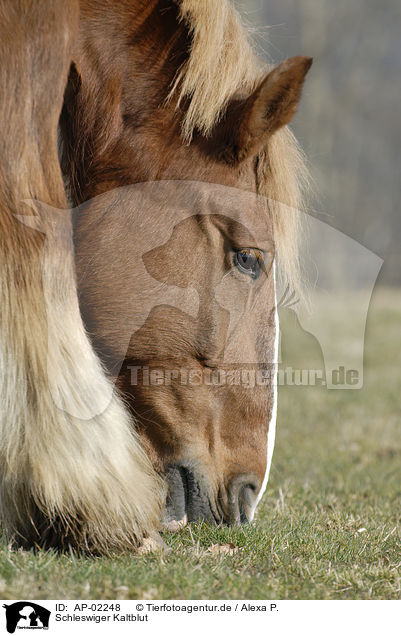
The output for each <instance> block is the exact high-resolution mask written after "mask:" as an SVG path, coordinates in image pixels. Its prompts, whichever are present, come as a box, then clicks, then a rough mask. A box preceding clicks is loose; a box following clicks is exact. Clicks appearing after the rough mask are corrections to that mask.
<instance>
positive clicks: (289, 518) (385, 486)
mask: <svg viewBox="0 0 401 636" xmlns="http://www.w3.org/2000/svg"><path fill="white" fill-rule="evenodd" d="M400 321H401V292H398V291H389V290H387V291H385V290H384V291H379V292H378V293H376V294H375V296H374V298H373V301H372V305H371V310H370V314H369V319H368V326H367V334H366V353H365V384H364V388H363V389H362V390H359V391H327V390H326V389H324V388H320V387H309V388H305V387H299V388H296V387H287V388H282V389H281V391H280V407H279V426H278V435H277V442H276V451H275V456H274V460H273V468H272V472H271V479H270V483H269V485H268V488H267V491H266V494H265V497H264V499H263V501H262V503H261V504H260V507H259V509H258V513H257V516H256V520H255V523H254V524H253V525H251V526H248V527H242V528H235V529H233V528H231V529H230V528H211V527H208V526H206V525H204V524H196V525H192V526H191V527H188V528H185V529H184V530H182V531H181V532H180V533H178V534H175V535H173V534H165V535H164V540H165V541H166V543H167V544H168V545H169V546H170V547H171V551H170V552H169V553H168V554H164V555H162V554H151V555H145V556H116V557H114V558H99V559H89V558H77V557H73V556H65V555H64V556H58V555H56V554H54V553H52V552H41V553H38V554H34V553H33V552H24V551H17V552H12V551H10V550H9V549H8V546H7V544H6V542H4V541H3V543H1V545H0V597H2V598H4V599H8V598H23V597H28V598H37V599H45V598H83V599H86V598H88V599H92V598H93V599H96V598H102V599H114V598H146V599H160V598H163V599H173V598H177V599H207V598H215V599H226V598H233V599H236V598H252V599H263V598H271V599H285V598H289V599H399V598H401V523H400V521H401V475H400V467H401V435H400V424H401V418H400V398H399V390H400V388H399V387H400V378H401V348H400V346H399V345H400ZM217 543H221V544H227V543H233V544H235V546H238V548H239V549H238V551H237V552H235V553H234V554H232V555H227V554H217V555H216V554H213V553H211V552H210V551H208V550H207V548H208V547H210V546H212V545H214V544H217Z"/></svg>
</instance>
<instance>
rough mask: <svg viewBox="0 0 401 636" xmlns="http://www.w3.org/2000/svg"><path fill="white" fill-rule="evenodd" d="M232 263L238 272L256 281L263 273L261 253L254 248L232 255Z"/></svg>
mask: <svg viewBox="0 0 401 636" xmlns="http://www.w3.org/2000/svg"><path fill="white" fill-rule="evenodd" d="M234 263H235V266H236V267H237V268H238V269H239V271H240V272H242V273H243V274H246V275H247V276H250V277H251V278H253V279H254V280H256V279H257V278H259V276H260V275H261V273H262V271H263V265H264V259H263V252H261V251H260V250H257V249H254V248H244V249H242V250H237V251H236V252H235V255H234Z"/></svg>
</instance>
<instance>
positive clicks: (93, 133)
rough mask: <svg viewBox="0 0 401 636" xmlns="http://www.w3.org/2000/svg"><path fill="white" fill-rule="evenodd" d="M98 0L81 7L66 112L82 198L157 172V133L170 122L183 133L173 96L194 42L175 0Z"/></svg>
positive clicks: (75, 187) (70, 170)
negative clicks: (170, 97)
mask: <svg viewBox="0 0 401 636" xmlns="http://www.w3.org/2000/svg"><path fill="white" fill-rule="evenodd" d="M92 6H93V5H92V3H91V2H87V3H86V4H85V3H84V7H83V10H82V19H81V27H80V35H79V38H78V44H77V51H76V55H75V56H74V58H75V59H74V64H73V66H72V70H71V73H70V79H69V85H68V89H67V91H66V99H65V105H64V109H63V114H62V118H61V130H62V131H63V130H64V131H68V134H67V133H65V134H64V135H63V137H64V148H63V161H62V163H63V169H64V172H65V173H66V175H67V177H69V178H70V182H71V197H72V200H73V203H74V204H75V205H77V204H80V203H82V202H83V201H85V200H87V199H88V198H91V197H93V196H95V195H97V194H100V193H101V192H104V191H106V190H109V189H111V188H114V187H118V186H120V185H126V184H130V183H133V182H135V181H141V180H149V179H151V178H152V177H154V174H153V170H152V164H153V166H154V163H155V161H154V159H153V158H152V147H154V146H155V139H156V138H157V137H158V135H160V130H162V129H163V128H165V129H166V130H170V132H171V130H172V128H174V130H177V132H178V125H179V122H178V117H177V113H176V109H175V106H176V105H175V104H174V103H173V102H170V103H169V104H166V98H167V95H168V93H169V90H170V88H171V85H172V83H173V81H174V79H175V77H176V75H177V72H178V70H179V68H180V67H181V65H182V64H183V63H184V61H185V59H186V56H187V55H188V47H189V39H188V38H189V36H188V33H187V30H186V28H185V27H184V26H183V25H182V24H181V23H180V22H179V16H178V10H177V7H176V5H175V4H174V3H172V2H171V0H149V1H148V2H144V1H143V0H136V1H135V0H134V2H130V4H129V6H127V3H125V2H124V1H123V0H119V1H117V2H115V3H113V4H112V5H110V3H108V2H103V3H97V7H96V15H94V14H93V10H92ZM177 137H178V134H177ZM152 140H153V143H152ZM154 150H155V152H157V151H156V149H155V148H154ZM147 161H148V162H149V163H147Z"/></svg>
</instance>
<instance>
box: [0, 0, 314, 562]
mask: <svg viewBox="0 0 401 636" xmlns="http://www.w3.org/2000/svg"><path fill="white" fill-rule="evenodd" d="M14 5H15V6H13V8H12V9H11V8H10V7H9V6H8V5H7V3H5V2H3V3H2V5H1V6H0V10H1V15H2V17H3V20H2V21H1V23H2V26H1V27H0V28H1V29H2V38H1V42H2V45H1V46H2V60H3V66H2V69H1V74H0V82H1V87H2V89H3V90H2V91H1V95H2V98H1V102H0V103H1V112H2V114H3V121H7V122H8V128H7V130H3V132H2V133H1V144H2V149H3V153H2V156H3V157H4V161H3V162H2V167H1V173H0V188H1V194H2V201H1V206H2V214H1V217H0V224H1V230H2V232H1V237H0V284H1V293H0V297H1V316H0V359H1V361H2V369H3V371H2V374H1V380H0V382H1V385H0V394H1V397H2V400H1V404H2V406H1V420H0V421H1V442H0V456H1V469H0V471H1V473H0V501H1V511H0V513H1V522H2V525H3V526H4V528H5V529H6V530H7V531H8V533H9V534H11V535H12V536H14V537H16V538H17V540H18V541H19V542H20V543H21V544H22V545H23V546H32V545H41V546H54V547H60V548H64V547H67V546H72V547H74V548H77V549H80V550H89V551H90V552H93V553H97V552H100V553H109V552H110V551H112V550H115V549H118V550H125V549H132V548H136V547H137V546H138V545H140V544H141V543H142V542H143V541H144V539H145V538H146V537H151V536H154V533H155V531H157V530H158V528H159V521H160V518H164V520H165V521H166V522H171V521H182V520H184V522H185V521H192V520H197V519H202V518H203V519H207V520H209V521H212V522H214V523H222V522H223V523H238V522H245V521H250V520H251V519H252V518H253V515H254V513H255V509H256V505H257V503H258V502H259V500H260V498H261V496H262V494H263V490H264V488H265V486H266V483H267V479H268V472H269V467H270V462H271V457H272V452H273V444H274V433H275V417H276V409H277V402H276V398H277V396H276V386H275V381H274V376H275V373H274V368H275V363H274V361H275V359H276V355H277V340H278V322H277V310H276V298H275V295H276V282H275V279H276V276H275V270H276V267H277V268H279V269H280V272H281V273H282V275H283V277H284V279H286V280H289V281H291V282H292V283H295V281H296V279H297V268H298V265H297V263H298V259H297V243H298V236H299V226H300V217H301V214H300V212H299V211H300V210H301V209H302V183H303V179H304V174H305V171H304V163H303V160H302V156H301V153H300V151H299V149H298V146H297V144H296V142H295V140H294V137H293V136H292V134H291V132H290V131H289V129H288V128H287V124H288V123H289V122H290V121H291V119H292V117H293V115H294V113H295V111H296V109H297V106H298V103H299V100H300V97H301V92H302V86H303V83H304V80H305V76H306V74H307V72H308V70H309V68H310V65H311V60H310V58H303V57H299V58H292V59H290V60H287V61H285V62H283V63H282V64H280V65H279V66H278V67H276V68H268V69H266V68H265V67H264V65H263V64H262V63H261V62H260V61H259V60H258V59H257V56H255V54H254V52H253V49H252V46H251V44H250V43H249V39H248V34H247V32H246V30H245V29H244V27H243V26H242V24H241V22H240V19H239V17H238V14H237V12H236V11H235V9H234V8H233V6H232V5H231V3H230V2H229V1H228V0H204V1H203V2H202V3H200V2H198V1H196V0H176V1H173V0H147V1H146V2H145V0H117V1H116V2H114V3H113V4H112V5H111V4H110V3H108V2H106V1H104V0H96V1H94V0H82V1H81V2H79V3H77V2H70V3H68V6H67V7H66V6H65V3H61V2H59V1H58V0H56V2H54V1H52V2H50V1H49V2H44V3H41V6H40V7H38V6H36V3H34V2H33V1H28V0H27V1H24V2H23V1H22V0H20V1H19V2H17V3H14ZM10 33H12V36H11V35H10ZM60 42H61V45H60ZM60 115H61V117H60ZM58 131H59V137H60V145H61V155H62V156H61V162H60V161H59V157H58ZM63 177H64V179H65V181H66V183H67V186H66V188H65V187H64V184H63ZM177 182H179V183H177ZM66 190H67V194H68V197H69V199H70V202H71V205H72V207H73V208H74V212H73V219H71V218H70V216H69V215H67V216H64V217H63V223H62V224H61V225H62V230H61V231H60V230H57V231H56V230H55V225H57V224H55V221H54V219H55V218H56V215H55V213H53V212H51V211H52V210H54V209H55V208H56V209H58V210H60V209H67V207H68V206H67V200H66ZM27 199H29V200H30V201H32V200H35V201H38V202H39V203H38V204H37V205H35V208H34V209H35V215H36V221H35V223H33V222H32V218H31V216H32V212H30V213H29V206H28V204H27ZM241 201H242V202H243V205H242V206H241V205H240V203H241ZM230 202H233V203H232V206H231V205H230ZM193 206H194V207H193ZM227 208H229V210H228V209H227ZM245 209H246V214H245V216H244V214H243V211H244V210H245ZM49 210H50V212H49ZM127 211H128V213H127ZM37 219H39V224H38V223H37ZM149 221H150V222H151V223H152V225H153V227H156V228H157V229H158V230H159V232H158V233H157V240H156V243H155V242H154V241H153V239H152V241H151V243H152V245H151V246H150V249H146V250H145V253H143V245H142V246H140V247H139V254H138V259H135V253H134V257H133V258H129V255H131V256H132V252H133V251H134V252H135V245H136V236H137V235H138V233H139V229H140V228H141V227H143V226H146V225H147V227H149ZM38 227H39V228H40V229H41V232H38V231H35V228H36V230H37V229H38ZM145 244H147V243H146V240H145ZM73 247H74V248H75V264H74V261H73V258H74V254H73ZM177 250H178V253H180V254H182V260H183V264H184V265H185V261H187V263H188V265H189V267H185V266H182V265H181V266H180V264H179V263H177V260H176V256H175V255H176V254H177ZM136 262H137V264H138V268H139V263H140V267H141V268H142V270H141V271H143V272H146V273H147V274H148V276H142V277H140V276H138V275H137V272H138V270H136V268H135V264H136ZM75 270H76V276H75ZM141 281H142V283H143V285H144V286H143V287H141ZM150 281H153V282H152V285H153V286H152V285H151V283H150ZM157 284H158V285H159V287H162V288H165V287H166V286H170V287H172V288H174V290H175V291H174V294H176V291H177V289H178V290H181V292H182V293H184V296H183V297H182V298H184V299H185V302H187V305H186V306H185V309H186V310H187V311H183V309H184V307H182V306H180V303H179V302H176V306H174V302H173V301H174V299H173V301H171V302H170V301H169V302H168V303H167V305H166V304H158V303H157V302H155V301H154V300H152V302H153V307H152V308H151V310H150V312H149V313H148V315H145V316H142V318H143V319H144V320H143V322H142V323H141V324H139V323H138V324H137V322H135V320H134V321H133V319H132V316H133V315H135V313H136V312H137V306H138V305H143V304H144V302H145V300H146V299H147V298H148V297H149V290H153V289H154V288H155V285H156V288H157ZM191 290H192V292H193V293H192V296H191ZM185 294H186V295H185ZM233 295H234V300H235V299H237V300H238V301H239V304H241V305H242V306H243V307H244V308H248V309H249V307H252V308H254V309H255V311H254V312H253V316H252V324H251V328H249V329H246V328H243V329H242V330H241V329H239V330H238V328H236V329H234V330H232V333H233V334H234V335H233V336H232V337H231V341H230V343H229V345H230V346H228V347H227V341H228V340H229V338H228V336H229V335H230V333H231V332H230V325H231V322H232V321H231V318H232V317H233V316H234V317H236V321H237V326H238V321H239V323H241V316H243V314H244V310H241V311H239V312H237V313H236V309H237V308H236V306H235V304H236V303H235V302H233ZM78 298H79V304H78ZM161 298H162V297H161ZM191 298H192V301H193V302H192V301H191ZM162 299H163V298H162ZM190 301H191V302H190ZM171 303H172V304H171ZM189 305H192V307H189ZM145 313H146V312H145ZM142 318H141V320H142ZM230 321H231V322H230ZM234 322H235V321H234ZM240 326H241V325H240ZM137 327H139V328H137ZM130 332H131V333H130ZM241 334H245V335H241ZM249 351H252V353H253V354H254V355H255V360H254V359H251V360H249V358H248V352H249ZM227 353H228V356H227V355H226V354H227ZM264 353H265V354H266V356H267V358H268V360H269V361H271V360H272V361H273V365H272V367H273V372H272V373H270V375H269V377H268V378H267V380H266V378H264V377H263V381H262V382H261V383H260V385H258V386H253V387H252V390H248V389H247V388H246V387H245V386H243V384H242V383H240V384H238V383H236V382H232V383H231V382H228V383H225V384H224V386H219V385H218V384H219V383H215V382H208V383H205V382H200V383H199V384H196V385H194V384H193V383H189V382H187V383H186V384H185V382H184V383H183V382H182V378H181V379H178V377H176V376H175V374H174V369H173V371H172V368H173V366H174V367H176V366H177V365H178V364H179V365H180V367H182V368H183V369H184V370H185V371H187V372H189V373H190V372H194V373H195V374H196V373H198V375H199V374H201V375H203V374H204V373H205V372H207V371H210V372H212V373H215V372H220V374H221V373H222V372H224V373H226V374H229V373H231V372H232V371H236V370H238V367H240V368H242V367H244V366H245V367H246V370H247V371H249V372H251V371H255V370H256V371H260V369H259V367H260V363H259V360H260V359H263V356H264ZM225 356H226V357H225ZM244 356H245V357H244ZM251 358H252V356H251ZM244 362H246V363H247V364H245V365H244V364H243V363H244ZM156 367H157V368H156ZM240 370H241V369H240ZM137 372H139V375H140V382H136V381H133V374H134V375H135V373H137ZM152 372H157V373H156V376H157V377H158V378H159V379H160V373H161V374H162V376H163V378H164V377H167V375H168V374H170V375H169V380H167V381H162V383H161V384H157V386H155V385H151V383H148V382H146V380H145V375H146V374H148V373H149V374H150V375H152ZM153 375H155V373H153ZM114 382H115V384H116V386H114ZM105 395H107V396H108V398H107V400H106V402H105V399H104V397H105ZM164 482H167V484H168V488H169V491H168V495H167V498H166V493H165V485H164Z"/></svg>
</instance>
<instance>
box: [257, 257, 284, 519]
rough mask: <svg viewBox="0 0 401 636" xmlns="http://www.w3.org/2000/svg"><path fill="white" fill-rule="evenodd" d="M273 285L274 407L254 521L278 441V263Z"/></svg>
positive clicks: (274, 263)
mask: <svg viewBox="0 0 401 636" xmlns="http://www.w3.org/2000/svg"><path fill="white" fill-rule="evenodd" d="M273 285H274V328H275V334H274V357H273V365H274V372H273V374H272V379H273V405H272V411H271V416H270V422H269V429H268V431H267V458H266V472H265V476H264V478H263V483H262V486H261V487H260V490H259V493H258V496H257V498H256V502H255V506H254V509H253V511H252V515H251V519H250V521H252V519H253V517H254V514H255V510H256V506H257V505H258V503H259V501H260V500H261V499H262V497H263V495H264V492H265V490H266V486H267V482H268V481H269V473H270V467H271V463H272V458H273V450H274V442H275V439H276V421H277V367H278V344H279V336H280V329H279V321H278V310H277V286H276V261H274V262H273Z"/></svg>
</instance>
